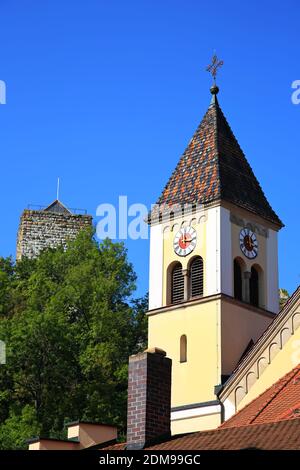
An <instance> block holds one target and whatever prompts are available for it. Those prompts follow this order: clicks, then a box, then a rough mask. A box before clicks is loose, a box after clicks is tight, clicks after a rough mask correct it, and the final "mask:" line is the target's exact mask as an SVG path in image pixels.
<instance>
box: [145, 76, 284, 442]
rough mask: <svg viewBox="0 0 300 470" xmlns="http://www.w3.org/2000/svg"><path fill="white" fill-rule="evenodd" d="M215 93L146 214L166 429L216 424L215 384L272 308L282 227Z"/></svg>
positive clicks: (152, 328) (153, 339)
mask: <svg viewBox="0 0 300 470" xmlns="http://www.w3.org/2000/svg"><path fill="white" fill-rule="evenodd" d="M218 91H219V90H218V87H217V86H216V85H214V86H212V88H211V94H212V99H211V103H210V105H209V107H208V110H207V112H206V114H205V116H204V118H203V120H202V121H201V123H200V125H199V127H198V129H197V130H196V132H195V134H194V135H193V137H192V139H191V141H190V143H189V145H188V147H187V148H186V150H185V152H184V153H183V155H182V157H181V158H180V160H179V162H178V164H177V166H176V168H175V170H174V172H173V173H172V175H171V177H170V179H169V181H168V183H167V185H166V186H165V188H164V189H163V192H162V194H161V196H160V198H159V199H158V202H157V206H156V207H155V208H154V210H153V211H152V214H151V215H150V224H151V228H150V231H151V241H150V287H149V312H148V314H147V315H148V319H149V347H150V348H151V347H158V348H161V349H163V350H165V351H167V354H168V357H170V358H171V359H172V363H173V372H172V414H171V423H172V432H173V433H183V432H191V431H198V430H201V429H209V428H214V427H217V426H218V425H219V424H221V422H222V408H221V405H220V403H219V401H218V400H217V392H218V390H219V389H220V387H221V386H222V384H224V382H225V381H226V380H227V379H228V377H229V376H230V375H231V374H232V371H233V370H234V369H235V368H236V366H237V365H238V363H239V361H240V360H241V358H242V357H243V356H244V355H245V353H246V352H247V350H248V349H249V348H250V347H251V346H252V345H253V344H254V343H256V341H257V340H258V338H259V337H260V336H261V334H262V333H263V332H264V331H265V330H266V328H267V327H268V325H269V324H270V323H271V322H272V320H273V319H274V316H275V315H276V314H277V313H278V309H279V305H278V301H279V298H278V247H277V234H278V231H279V230H280V229H281V227H282V226H283V224H282V222H281V220H280V219H279V217H278V216H277V215H276V213H275V212H274V210H273V209H272V207H271V206H270V204H269V202H268V201H267V199H266V196H265V195H264V193H263V190H262V188H261V186H260V184H259V182H258V181H257V179H256V177H255V175H254V173H253V171H252V168H251V166H250V165H249V163H248V161H247V159H246V157H245V155H244V153H243V151H242V149H241V148H240V146H239V144H238V142H237V140H236V138H235V136H234V134H233V132H232V130H231V128H230V126H229V124H228V122H227V120H226V118H225V116H224V114H223V112H222V110H221V107H220V105H219V102H218V98H217V94H218ZM173 208H175V209H174V210H173ZM184 209H186V210H184ZM166 213H167V216H166Z"/></svg>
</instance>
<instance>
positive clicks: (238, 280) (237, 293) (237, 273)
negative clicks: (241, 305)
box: [233, 259, 243, 300]
mask: <svg viewBox="0 0 300 470" xmlns="http://www.w3.org/2000/svg"><path fill="white" fill-rule="evenodd" d="M233 270H234V297H235V299H238V300H243V280H242V276H243V274H242V266H241V263H240V262H239V260H238V259H235V260H234V262H233Z"/></svg>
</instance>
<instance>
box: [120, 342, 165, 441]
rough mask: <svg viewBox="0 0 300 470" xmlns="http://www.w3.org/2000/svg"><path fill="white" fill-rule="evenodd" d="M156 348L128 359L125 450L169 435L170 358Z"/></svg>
mask: <svg viewBox="0 0 300 470" xmlns="http://www.w3.org/2000/svg"><path fill="white" fill-rule="evenodd" d="M165 355H166V353H165V352H164V351H161V350H160V349H156V348H155V349H153V350H146V351H145V352H143V353H141V354H137V355H135V356H131V357H130V358H129V374H128V416H127V449H142V448H143V447H144V446H145V445H147V444H148V443H150V442H151V441H153V440H154V439H157V438H162V437H164V438H167V437H168V436H170V434H171V431H170V414H171V368H172V361H171V359H169V358H167V357H165Z"/></svg>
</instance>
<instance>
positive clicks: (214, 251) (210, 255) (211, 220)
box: [205, 207, 221, 295]
mask: <svg viewBox="0 0 300 470" xmlns="http://www.w3.org/2000/svg"><path fill="white" fill-rule="evenodd" d="M220 209H221V208H220V207H213V208H211V209H209V210H207V222H206V292H205V295H214V294H218V293H220V292H221V266H220V252H221V250H220V248H221V247H220Z"/></svg>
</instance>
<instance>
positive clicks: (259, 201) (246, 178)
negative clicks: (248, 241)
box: [153, 87, 283, 226]
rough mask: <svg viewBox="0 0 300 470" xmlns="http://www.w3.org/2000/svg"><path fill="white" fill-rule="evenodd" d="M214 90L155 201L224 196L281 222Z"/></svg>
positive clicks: (200, 200) (207, 199)
mask: <svg viewBox="0 0 300 470" xmlns="http://www.w3.org/2000/svg"><path fill="white" fill-rule="evenodd" d="M217 91H218V89H217V88H214V87H213V88H212V93H214V94H213V98H212V101H211V104H210V106H209V108H208V110H207V112H206V114H205V116H204V118H203V120H202V122H201V123H200V125H199V127H198V128H197V130H196V132H195V134H194V135H193V137H192V139H191V141H190V143H189V145H188V146H187V148H186V150H185V151H184V153H183V155H182V157H181V158H180V160H179V162H178V164H177V166H176V168H175V170H174V172H173V174H172V175H171V177H170V179H169V181H168V183H167V184H166V186H165V188H164V190H163V192H162V194H161V196H160V198H159V199H158V201H157V205H158V206H162V207H164V206H174V205H176V204H179V205H182V204H206V203H211V202H213V201H219V200H224V201H228V202H230V203H233V204H236V205H238V206H240V207H243V208H244V209H247V210H249V211H251V212H254V213H255V214H258V215H260V216H261V217H263V218H265V219H267V220H269V221H271V222H273V223H275V224H277V225H279V226H282V225H283V224H282V222H281V220H280V219H279V217H278V216H277V215H276V214H275V212H274V211H273V209H272V207H271V206H270V204H269V203H268V201H267V199H266V197H265V195H264V193H263V190H262V188H261V186H260V184H259V182H258V181H257V179H256V177H255V175H254V173H253V171H252V169H251V167H250V165H249V163H248V161H247V159H246V157H245V155H244V153H243V151H242V149H241V147H240V146H239V143H238V142H237V140H236V138H235V136H234V135H233V132H232V130H231V128H230V126H229V124H228V122H227V120H226V118H225V116H224V114H223V112H222V110H221V108H220V106H219V103H218V100H217V97H216V93H217ZM154 214H155V210H154V212H153V216H154Z"/></svg>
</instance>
